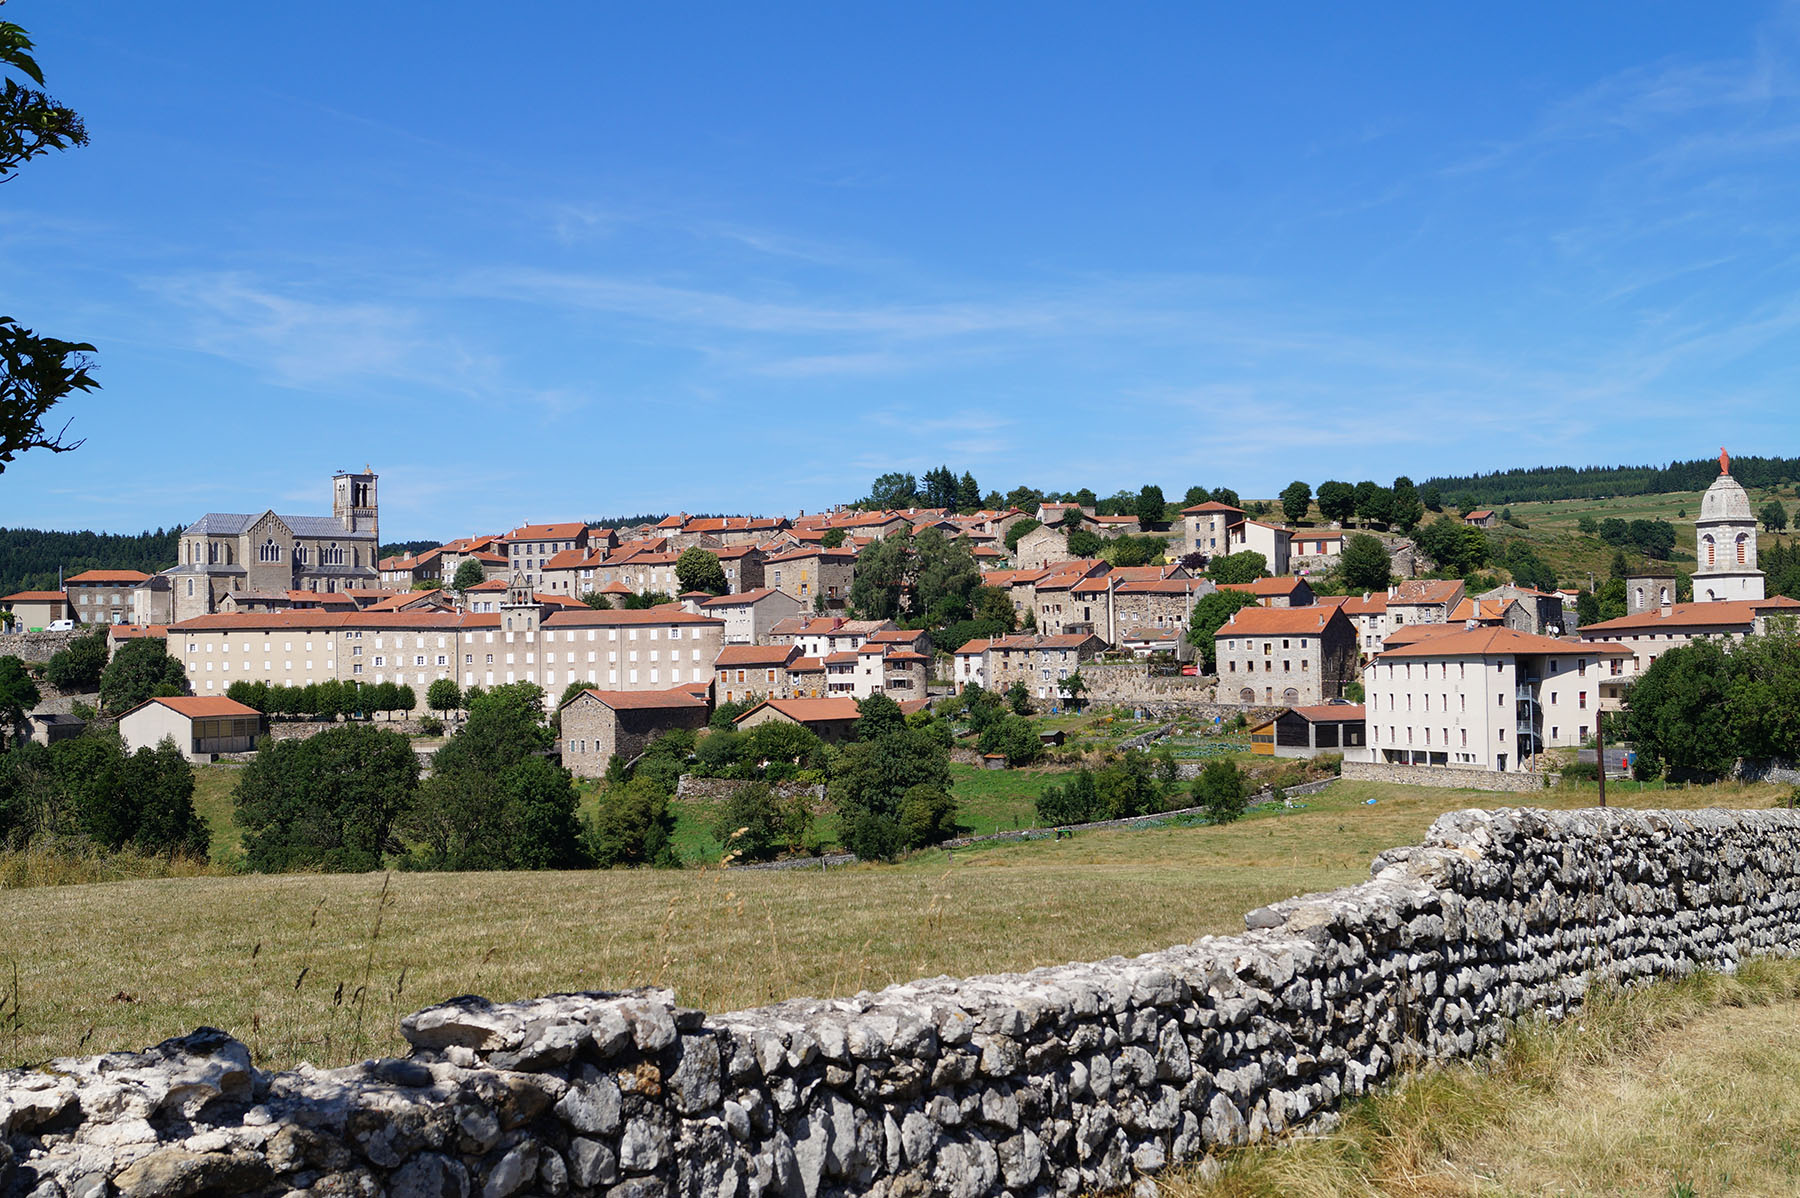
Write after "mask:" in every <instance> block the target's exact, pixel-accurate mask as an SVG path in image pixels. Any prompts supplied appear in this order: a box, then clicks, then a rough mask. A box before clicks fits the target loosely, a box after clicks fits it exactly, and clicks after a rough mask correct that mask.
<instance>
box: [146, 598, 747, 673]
mask: <svg viewBox="0 0 1800 1198" xmlns="http://www.w3.org/2000/svg"><path fill="white" fill-rule="evenodd" d="M723 628H724V624H723V622H721V621H719V620H710V619H707V618H706V617H704V616H697V615H694V614H692V613H689V612H685V611H682V610H680V609H678V608H675V607H673V606H671V607H661V608H651V609H648V610H643V611H594V610H591V609H589V608H585V607H553V606H549V605H546V604H539V603H538V602H536V601H535V600H533V599H532V598H530V597H529V596H528V595H526V594H524V593H523V592H521V591H518V590H515V591H513V592H511V593H509V594H508V596H507V600H506V602H505V603H502V604H500V605H498V610H496V611H493V612H479V613H478V612H436V611H405V612H373V611H362V612H341V613H340V612H330V611H313V610H304V611H279V612H240V613H215V614H209V615H205V616H199V617H196V618H194V619H192V620H184V621H181V622H179V623H177V624H174V625H172V626H171V627H170V628H169V652H170V653H171V654H173V655H174V656H175V657H176V658H177V659H178V660H180V661H181V662H182V663H183V664H184V665H185V666H186V667H187V673H188V681H189V684H190V685H191V686H192V688H193V690H194V693H195V694H199V695H204V694H208V693H213V694H218V693H223V692H224V690H225V689H226V688H227V687H228V686H230V684H231V683H233V682H239V681H246V682H267V683H270V684H273V685H281V686H305V685H307V684H309V683H316V682H325V681H330V680H338V681H356V682H371V683H379V682H395V683H401V684H404V685H408V686H415V687H418V686H428V685H430V684H431V683H432V682H434V681H436V680H437V679H439V678H453V679H455V680H456V681H457V682H458V684H459V685H461V686H465V687H467V686H475V685H480V686H485V687H492V686H501V685H505V684H507V683H514V682H532V683H536V684H537V685H539V686H541V687H543V688H544V690H545V691H546V693H547V695H548V696H549V698H550V699H554V698H555V697H556V696H557V695H559V694H561V693H562V691H563V690H564V689H565V688H566V687H567V686H568V685H569V684H570V683H573V682H584V683H588V684H590V685H593V686H596V687H601V688H604V689H606V690H633V691H635V690H666V689H669V688H673V687H679V686H691V685H705V684H708V683H710V682H711V681H712V679H713V662H714V661H715V660H716V659H717V657H718V655H719V649H720V638H721V633H722V631H723Z"/></svg>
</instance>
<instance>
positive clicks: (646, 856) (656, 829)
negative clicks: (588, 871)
mask: <svg viewBox="0 0 1800 1198" xmlns="http://www.w3.org/2000/svg"><path fill="white" fill-rule="evenodd" d="M674 834H675V813H674V812H673V811H672V810H670V807H669V793H668V792H667V791H666V790H664V789H663V788H662V787H661V786H659V785H657V783H656V781H655V780H654V779H651V778H643V777H639V778H633V779H632V780H631V781H629V782H627V783H625V784H624V785H623V786H617V787H610V788H608V790H607V791H606V793H605V794H604V795H603V796H601V800H600V806H599V809H598V810H596V811H595V812H594V815H593V816H592V818H590V819H589V820H588V822H587V825H586V827H585V828H583V830H582V841H583V844H584V845H585V847H586V849H587V852H588V854H589V855H590V856H591V857H592V858H593V860H594V864H596V865H598V866H600V867H601V868H603V869H610V868H612V867H614V866H619V865H649V866H654V867H656V868H658V869H678V868H680V866H681V858H680V856H679V855H678V854H677V853H676V852H675V846H674V845H673V844H671V843H670V840H671V838H672V837H673V836H674Z"/></svg>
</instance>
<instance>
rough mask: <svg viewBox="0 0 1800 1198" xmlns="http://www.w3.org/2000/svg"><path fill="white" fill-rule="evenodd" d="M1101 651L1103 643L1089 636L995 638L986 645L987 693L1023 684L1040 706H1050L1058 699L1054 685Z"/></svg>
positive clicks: (1060, 695)
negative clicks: (1046, 704)
mask: <svg viewBox="0 0 1800 1198" xmlns="http://www.w3.org/2000/svg"><path fill="white" fill-rule="evenodd" d="M1105 648H1106V642H1105V641H1103V640H1101V639H1100V638H1099V637H1097V636H1095V635H1093V634H1092V633H1080V632H1075V633H1064V634H1061V635H1056V636H1044V635H1023V636H1003V637H995V638H994V639H992V640H990V641H989V642H988V646H987V654H986V657H987V660H986V662H985V663H984V664H983V667H982V672H983V673H984V674H985V675H986V677H987V679H988V681H987V683H986V686H987V688H988V689H989V690H994V691H1007V690H1011V689H1012V685H1013V683H1015V682H1023V683H1024V684H1025V689H1026V690H1027V691H1028V692H1029V693H1030V694H1031V695H1032V697H1033V698H1035V699H1037V700H1038V701H1039V702H1040V703H1050V704H1054V703H1058V702H1060V701H1061V699H1062V691H1061V690H1059V689H1057V683H1059V682H1061V681H1062V680H1063V679H1064V678H1067V677H1068V676H1069V675H1070V674H1073V673H1075V671H1077V670H1079V669H1080V668H1081V664H1082V663H1083V662H1085V661H1092V660H1093V659H1094V658H1095V657H1097V656H1099V654H1100V653H1101V652H1102V651H1103V650H1104V649H1105Z"/></svg>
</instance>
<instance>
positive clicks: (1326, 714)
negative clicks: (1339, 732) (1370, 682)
mask: <svg viewBox="0 0 1800 1198" xmlns="http://www.w3.org/2000/svg"><path fill="white" fill-rule="evenodd" d="M1288 710H1289V711H1292V712H1293V713H1294V714H1295V715H1297V716H1299V717H1300V718H1301V719H1303V720H1305V721H1307V722H1308V723H1314V724H1317V723H1336V722H1338V721H1341V720H1360V719H1363V718H1365V716H1366V714H1367V713H1366V712H1364V710H1363V705H1362V704H1361V703H1320V704H1317V705H1315V706H1312V707H1290V708H1289V709H1288Z"/></svg>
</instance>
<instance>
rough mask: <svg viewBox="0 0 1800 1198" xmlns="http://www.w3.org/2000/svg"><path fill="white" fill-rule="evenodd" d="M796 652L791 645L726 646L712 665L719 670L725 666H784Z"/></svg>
mask: <svg viewBox="0 0 1800 1198" xmlns="http://www.w3.org/2000/svg"><path fill="white" fill-rule="evenodd" d="M798 652H799V650H798V649H797V648H795V647H794V646H793V645H726V646H725V647H724V648H723V649H721V650H719V656H718V658H717V659H716V660H715V661H714V662H713V664H714V665H715V666H718V667H719V668H721V669H723V668H725V667H727V666H759V667H764V668H767V667H769V666H785V665H787V663H788V661H789V659H791V658H792V657H793V656H794V654H796V653H798Z"/></svg>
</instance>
